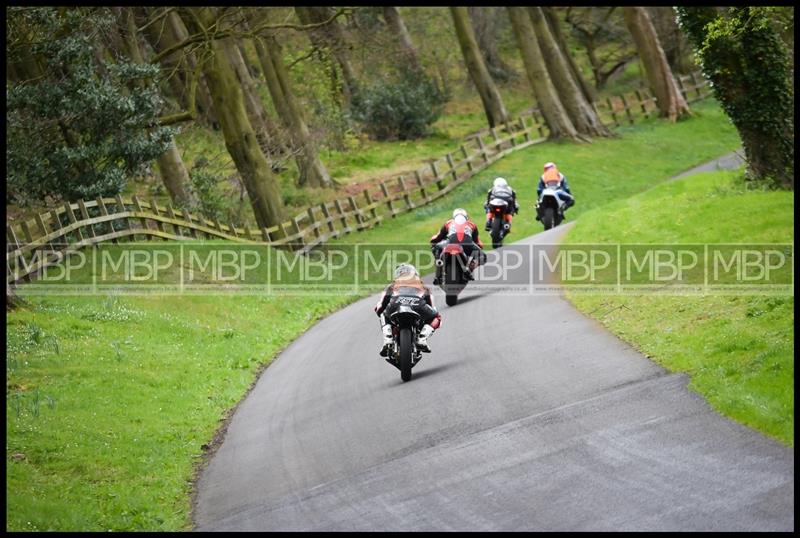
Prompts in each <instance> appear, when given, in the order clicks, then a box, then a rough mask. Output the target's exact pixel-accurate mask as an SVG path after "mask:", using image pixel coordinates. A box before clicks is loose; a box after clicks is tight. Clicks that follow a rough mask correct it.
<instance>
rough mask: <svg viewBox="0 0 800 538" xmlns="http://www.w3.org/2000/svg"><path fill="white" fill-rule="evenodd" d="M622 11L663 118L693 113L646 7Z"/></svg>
mask: <svg viewBox="0 0 800 538" xmlns="http://www.w3.org/2000/svg"><path fill="white" fill-rule="evenodd" d="M623 13H624V15H625V25H626V26H627V27H628V30H629V31H630V33H631V35H632V36H633V41H634V42H635V43H636V49H637V50H638V51H639V57H640V58H641V59H642V63H643V64H644V71H645V74H646V75H647V82H648V84H649V86H650V91H652V92H653V95H654V96H655V97H656V104H657V105H658V110H659V111H660V113H661V117H664V118H667V119H668V120H669V121H672V122H674V121H676V120H677V119H678V118H682V117H684V116H688V115H690V114H691V111H690V110H689V105H688V104H687V103H686V100H685V99H684V98H683V95H682V94H681V91H680V89H679V88H678V83H677V82H676V81H675V77H674V76H672V70H671V69H670V68H669V63H667V57H666V55H665V54H664V49H662V48H661V43H660V42H659V41H658V35H657V34H656V29H655V27H654V26H653V22H652V21H651V20H650V15H648V14H647V11H645V9H644V8H643V7H624V8H623Z"/></svg>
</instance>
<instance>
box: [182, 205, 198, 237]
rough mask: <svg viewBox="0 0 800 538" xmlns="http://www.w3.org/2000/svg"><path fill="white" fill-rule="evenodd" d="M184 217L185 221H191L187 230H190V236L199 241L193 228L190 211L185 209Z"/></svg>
mask: <svg viewBox="0 0 800 538" xmlns="http://www.w3.org/2000/svg"><path fill="white" fill-rule="evenodd" d="M183 217H184V220H187V221H189V226H187V228H188V229H189V234H190V235H191V236H192V237H193V238H195V239H197V230H195V228H194V226H193V224H194V222H193V221H192V214H191V213H190V212H189V210H188V209H184V210H183Z"/></svg>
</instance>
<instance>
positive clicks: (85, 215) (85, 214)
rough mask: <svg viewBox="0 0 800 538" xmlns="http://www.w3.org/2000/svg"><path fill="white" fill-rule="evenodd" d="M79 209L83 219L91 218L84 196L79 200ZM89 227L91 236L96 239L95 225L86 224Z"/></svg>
mask: <svg viewBox="0 0 800 538" xmlns="http://www.w3.org/2000/svg"><path fill="white" fill-rule="evenodd" d="M78 209H79V210H80V212H81V219H82V220H89V212H88V211H87V210H86V203H85V202H84V201H83V198H81V199H80V200H78ZM86 227H87V228H88V229H89V236H90V237H91V238H92V239H94V238H95V237H96V236H95V234H94V226H93V225H91V224H88V225H87V226H86Z"/></svg>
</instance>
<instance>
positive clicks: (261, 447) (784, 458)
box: [193, 225, 794, 531]
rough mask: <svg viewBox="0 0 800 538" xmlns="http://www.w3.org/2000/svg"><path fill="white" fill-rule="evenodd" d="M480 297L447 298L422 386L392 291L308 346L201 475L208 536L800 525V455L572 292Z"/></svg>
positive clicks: (349, 311)
mask: <svg viewBox="0 0 800 538" xmlns="http://www.w3.org/2000/svg"><path fill="white" fill-rule="evenodd" d="M568 227H569V225H564V226H561V227H559V228H556V229H555V230H551V231H549V232H544V233H541V234H537V235H535V236H532V237H530V238H526V239H525V240H523V241H521V242H519V243H517V244H516V245H509V246H508V247H512V248H510V249H509V250H513V249H518V250H520V251H523V252H524V251H526V249H530V248H533V247H531V246H530V245H534V246H536V245H541V244H549V243H555V242H557V241H558V238H559V237H560V236H561V234H563V233H564V232H565V231H566V230H567V229H568ZM512 237H513V236H512ZM512 237H509V239H511V238H512ZM508 247H506V248H508ZM529 271H530V267H529V264H528V263H526V264H524V265H523V266H522V267H520V268H519V269H517V274H516V276H511V277H510V278H509V279H508V280H510V281H511V282H512V283H513V282H517V283H521V282H526V281H529V275H530V272H529ZM478 288H480V286H478V285H475V286H473V287H472V288H469V287H468V289H467V290H466V292H465V295H464V297H463V299H462V301H461V302H460V303H459V304H458V305H456V306H455V307H447V306H445V305H444V301H443V297H442V296H441V294H438V295H437V297H436V299H437V306H438V307H439V308H440V310H441V311H442V314H443V323H442V327H441V328H440V329H439V330H438V331H437V332H436V334H434V335H433V336H432V337H431V339H430V342H431V347H432V348H433V353H431V354H429V355H424V357H423V359H422V361H421V362H420V363H419V364H418V365H417V366H416V367H415V368H414V370H413V378H412V380H411V381H409V382H408V383H403V382H402V381H401V380H400V375H399V371H398V370H397V369H395V368H394V367H392V366H390V365H389V364H387V363H386V362H384V360H383V359H382V358H380V357H379V356H378V354H377V351H378V349H379V347H380V342H381V337H380V334H379V331H378V323H377V321H376V317H375V314H374V313H373V311H372V306H373V304H374V303H375V301H376V300H377V297H370V298H367V299H364V300H360V301H358V302H356V303H354V304H352V305H350V306H349V307H347V308H345V309H343V310H341V311H339V312H337V313H336V314H333V315H331V316H329V317H327V318H325V319H323V320H321V321H320V322H319V323H317V324H316V325H315V326H314V327H312V328H311V329H310V330H309V331H308V332H307V333H306V334H304V335H303V336H302V337H300V338H299V339H297V340H296V341H295V342H294V343H292V344H291V345H290V346H289V347H288V348H287V349H286V350H285V351H284V352H283V353H282V354H281V355H280V357H278V358H277V359H276V361H275V362H274V363H273V364H272V365H271V366H270V367H269V368H268V369H267V370H265V372H264V374H263V375H262V376H261V378H260V379H259V381H258V382H257V385H256V387H255V388H254V389H253V391H252V392H251V393H250V394H249V396H248V397H247V398H246V399H245V400H244V401H243V402H242V403H241V405H240V406H239V408H238V410H237V412H236V414H235V415H234V417H233V418H232V420H231V423H230V425H229V427H228V431H227V435H226V438H225V441H224V442H223V444H222V445H221V446H220V448H219V450H218V452H217V453H216V455H215V456H214V458H213V459H212V460H211V461H210V463H209V465H208V467H207V468H206V469H205V470H204V472H203V473H202V475H201V476H200V479H199V481H198V484H197V488H198V489H197V497H196V506H195V509H194V513H193V517H194V521H195V525H196V526H195V528H196V530H200V531H251V530H253V531H254V530H266V531H270V530H296V531H314V530H319V531H370V530H374V531H422V530H431V531H482V530H486V531H504V530H506V531H573V530H574V531H648V530H649V531H673V530H674V531H791V530H793V529H794V452H793V450H792V449H791V448H788V447H785V446H782V445H780V444H779V443H777V442H774V441H772V440H770V439H768V438H766V437H764V436H763V435H761V434H759V433H757V432H755V431H754V430H751V429H749V428H747V427H744V426H741V425H739V424H737V423H735V422H733V421H731V420H728V419H726V418H724V417H722V416H721V415H719V414H718V413H717V412H715V411H714V410H712V409H711V408H710V407H709V406H708V404H707V403H706V402H705V401H704V400H703V398H701V397H700V396H699V395H697V394H696V393H693V392H691V391H690V390H688V389H687V387H686V385H687V382H688V378H687V376H685V375H681V374H670V373H669V372H667V371H666V370H664V369H663V368H661V367H660V366H658V365H656V364H655V363H653V362H652V361H650V360H648V359H647V358H646V357H644V356H642V355H641V354H640V353H639V352H637V351H636V350H634V349H633V348H631V347H630V346H629V345H628V344H626V343H624V342H622V341H620V340H619V339H617V338H616V337H615V336H613V335H612V334H610V333H609V332H607V331H606V330H605V329H604V328H603V327H602V325H600V324H599V323H597V322H596V321H594V320H592V319H590V318H587V317H586V316H584V315H582V314H581V313H579V312H578V311H577V310H575V308H574V307H572V305H571V304H569V303H568V302H567V301H566V300H564V299H563V298H562V297H561V296H559V295H557V294H550V295H541V294H535V295H534V294H530V293H525V292H522V293H520V292H514V293H510V292H503V291H500V290H498V291H492V290H488V291H487V290H480V291H478Z"/></svg>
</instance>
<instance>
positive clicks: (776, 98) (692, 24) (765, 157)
mask: <svg viewBox="0 0 800 538" xmlns="http://www.w3.org/2000/svg"><path fill="white" fill-rule="evenodd" d="M676 9H677V12H678V18H679V22H680V25H681V27H682V28H683V30H684V31H685V32H687V34H688V35H689V38H690V39H691V40H692V42H693V44H694V46H695V49H696V50H697V54H698V56H699V58H700V65H701V67H702V69H703V73H704V74H705V76H706V77H707V78H708V79H709V80H711V82H712V87H713V90H714V95H715V97H716V98H717V99H718V100H719V101H720V103H722V106H723V108H724V109H725V112H726V113H727V114H728V116H730V118H731V120H732V121H733V123H734V125H736V128H737V129H738V130H739V132H740V134H741V136H742V141H743V143H744V146H745V151H746V153H747V159H748V176H749V177H750V179H753V180H765V181H768V182H773V183H775V184H776V185H780V186H783V187H790V186H792V185H793V184H794V85H793V78H792V76H793V75H792V73H791V70H790V62H789V55H788V52H787V48H786V44H785V43H784V41H783V40H782V38H781V37H780V35H779V34H778V33H777V32H776V31H775V29H774V26H773V21H772V18H771V16H772V15H773V11H772V10H770V9H769V8H765V7H734V8H724V9H716V8H710V7H679V8H676Z"/></svg>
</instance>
